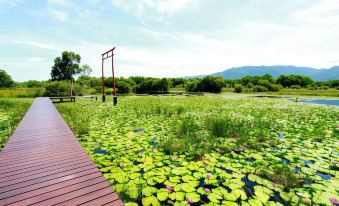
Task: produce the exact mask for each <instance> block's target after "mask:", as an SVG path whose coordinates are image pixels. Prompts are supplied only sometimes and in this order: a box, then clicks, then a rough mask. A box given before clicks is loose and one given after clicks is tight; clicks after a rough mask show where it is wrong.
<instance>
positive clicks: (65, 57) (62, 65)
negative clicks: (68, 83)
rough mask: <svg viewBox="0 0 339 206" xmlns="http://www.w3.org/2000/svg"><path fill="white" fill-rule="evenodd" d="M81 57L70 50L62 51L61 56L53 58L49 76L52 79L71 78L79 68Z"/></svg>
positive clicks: (79, 70)
mask: <svg viewBox="0 0 339 206" xmlns="http://www.w3.org/2000/svg"><path fill="white" fill-rule="evenodd" d="M80 60H81V57H80V55H79V54H76V53H74V52H71V51H64V52H62V55H61V57H57V58H55V59H54V65H53V66H52V71H51V78H52V81H60V80H71V79H73V75H74V74H79V73H80V72H81V68H80V66H79V64H80Z"/></svg>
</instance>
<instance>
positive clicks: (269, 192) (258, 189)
mask: <svg viewBox="0 0 339 206" xmlns="http://www.w3.org/2000/svg"><path fill="white" fill-rule="evenodd" d="M254 191H255V192H263V193H265V194H267V195H273V191H272V190H270V189H268V188H267V187H263V186H259V185H256V186H254Z"/></svg>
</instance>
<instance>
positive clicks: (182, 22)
mask: <svg viewBox="0 0 339 206" xmlns="http://www.w3.org/2000/svg"><path fill="white" fill-rule="evenodd" d="M338 25H339V2H338V0H297V1H296V0H274V1H273V0H106V1H104V0H31V1H27V0H0V69H5V70H6V71H7V72H8V73H10V74H11V75H12V77H13V79H14V80H16V81H24V80H29V79H38V80H47V79H48V78H49V77H50V70H51V66H52V64H53V60H54V58H55V57H56V56H60V54H61V52H62V51H64V50H69V51H74V52H77V53H79V54H80V55H81V56H82V61H81V63H83V64H88V65H90V66H91V67H92V68H93V73H92V75H94V76H100V72H101V70H100V69H101V59H100V58H101V56H100V54H101V53H103V52H104V51H106V50H108V49H110V48H112V47H113V46H116V47H117V49H116V55H115V62H116V64H115V67H116V72H117V75H118V76H131V75H143V76H155V77H165V76H167V77H179V76H187V75H195V74H208V73H212V72H218V71H222V70H224V69H226V68H230V67H235V66H245V65H296V66H311V67H317V68H328V67H331V66H334V65H339V26H338ZM106 66H107V73H106V75H109V74H110V73H109V66H110V64H109V63H107V64H106Z"/></svg>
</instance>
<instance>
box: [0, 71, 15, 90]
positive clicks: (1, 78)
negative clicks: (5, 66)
mask: <svg viewBox="0 0 339 206" xmlns="http://www.w3.org/2000/svg"><path fill="white" fill-rule="evenodd" d="M13 86H14V81H13V79H12V77H11V76H10V75H9V74H7V72H6V71H5V70H1V69H0V88H1V87H13Z"/></svg>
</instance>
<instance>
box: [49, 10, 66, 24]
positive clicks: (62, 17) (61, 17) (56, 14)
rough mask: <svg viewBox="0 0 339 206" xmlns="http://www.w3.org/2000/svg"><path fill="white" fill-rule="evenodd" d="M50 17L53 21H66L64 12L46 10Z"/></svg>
mask: <svg viewBox="0 0 339 206" xmlns="http://www.w3.org/2000/svg"><path fill="white" fill-rule="evenodd" d="M48 11H49V13H50V15H51V16H52V17H54V18H55V19H57V20H58V21H66V20H67V17H68V15H67V13H66V12H63V11H58V10H55V9H49V10H48Z"/></svg>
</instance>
